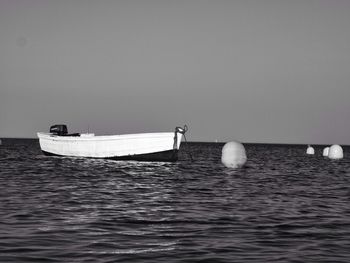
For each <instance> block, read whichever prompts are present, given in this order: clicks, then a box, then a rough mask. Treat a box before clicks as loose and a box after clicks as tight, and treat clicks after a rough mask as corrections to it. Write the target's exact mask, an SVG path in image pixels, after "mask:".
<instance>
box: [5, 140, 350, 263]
mask: <svg viewBox="0 0 350 263" xmlns="http://www.w3.org/2000/svg"><path fill="white" fill-rule="evenodd" d="M223 145H224V144H223V143H197V142H188V143H185V142H184V143H183V144H182V145H181V151H180V156H179V161H178V162H176V163H165V162H154V163H152V162H135V161H113V160H99V159H84V158H60V157H48V156H44V155H43V154H42V153H41V151H40V148H39V144H38V141H37V140H23V139H3V140H2V145H1V146H0V262H101V263H102V262H132V263H134V262H135V263H137V262H150V263H151V262H152V263H154V262H162V263H165V262H203V263H204V262H208V263H209V262H241V263H245V262H344V263H345V262H350V147H348V146H343V150H344V158H343V159H340V160H330V159H328V158H325V157H323V156H322V150H323V148H324V147H325V146H322V145H315V146H314V148H315V155H306V147H307V146H306V145H287V144H284V145H277V144H244V147H245V149H246V152H247V157H248V160H247V162H246V165H245V166H244V167H242V168H240V169H229V168H226V167H224V166H223V165H222V164H221V150H222V147H223ZM191 157H192V158H191Z"/></svg>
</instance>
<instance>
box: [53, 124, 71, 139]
mask: <svg viewBox="0 0 350 263" xmlns="http://www.w3.org/2000/svg"><path fill="white" fill-rule="evenodd" d="M50 133H53V134H55V135H58V136H65V135H67V134H68V130H67V125H64V124H56V125H53V126H51V127H50Z"/></svg>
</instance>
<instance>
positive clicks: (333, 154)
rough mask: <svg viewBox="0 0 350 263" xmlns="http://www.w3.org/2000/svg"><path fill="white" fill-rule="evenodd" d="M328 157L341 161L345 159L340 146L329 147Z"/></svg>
mask: <svg viewBox="0 0 350 263" xmlns="http://www.w3.org/2000/svg"><path fill="white" fill-rule="evenodd" d="M328 157H329V158H330V159H341V158H343V157H344V154H343V148H342V147H341V146H340V145H338V144H333V145H332V146H331V147H329V152H328Z"/></svg>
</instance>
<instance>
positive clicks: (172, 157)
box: [42, 150, 179, 162]
mask: <svg viewBox="0 0 350 263" xmlns="http://www.w3.org/2000/svg"><path fill="white" fill-rule="evenodd" d="M42 152H43V154H45V155H46V156H57V157H66V156H64V155H59V154H53V153H49V152H45V151H42ZM178 152H179V151H178V150H169V151H163V152H156V153H147V154H135V155H126V156H111V157H100V159H110V160H115V161H141V162H176V161H177V160H178ZM85 158H88V157H85ZM91 158H96V157H91Z"/></svg>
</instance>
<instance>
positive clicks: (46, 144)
mask: <svg viewBox="0 0 350 263" xmlns="http://www.w3.org/2000/svg"><path fill="white" fill-rule="evenodd" d="M38 137H39V143H40V147H41V150H42V152H43V153H44V154H45V155H49V156H65V157H68V156H72V157H87V158H99V159H112V160H136V161H169V162H175V161H177V159H178V150H179V148H180V144H181V138H182V134H181V133H179V132H175V133H174V132H168V133H166V132H164V133H140V134H125V135H107V136H78V137H77V136H58V135H54V134H51V133H38Z"/></svg>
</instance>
